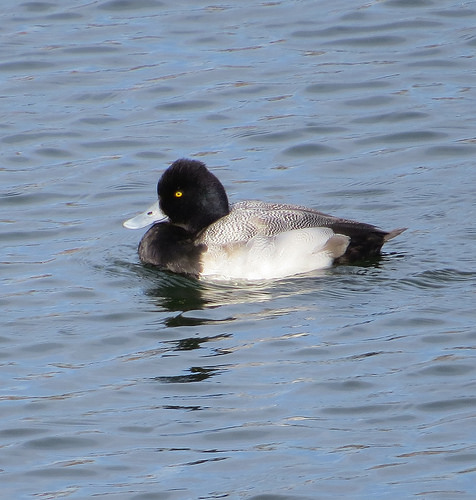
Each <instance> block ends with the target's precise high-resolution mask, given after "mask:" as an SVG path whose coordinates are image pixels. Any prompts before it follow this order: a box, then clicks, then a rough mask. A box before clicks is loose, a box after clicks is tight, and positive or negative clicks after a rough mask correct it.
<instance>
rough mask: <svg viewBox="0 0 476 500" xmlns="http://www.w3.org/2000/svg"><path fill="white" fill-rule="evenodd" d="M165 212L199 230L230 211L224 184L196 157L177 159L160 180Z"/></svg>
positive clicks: (185, 226)
mask: <svg viewBox="0 0 476 500" xmlns="http://www.w3.org/2000/svg"><path fill="white" fill-rule="evenodd" d="M157 194H158V196H159V204H160V208H161V210H162V212H164V214H165V215H167V217H168V218H169V219H170V222H172V223H173V224H176V225H178V226H181V227H183V228H184V229H185V230H186V231H188V232H190V233H192V234H196V233H198V232H199V231H200V230H201V229H203V228H205V227H207V226H209V225H210V224H212V223H213V222H215V221H216V220H218V219H220V218H221V217H224V216H225V215H227V214H228V213H229V212H230V208H229V206H228V198H227V196H226V192H225V188H224V187H223V185H222V184H221V182H220V181H219V180H218V179H217V178H216V177H215V176H214V175H213V174H212V173H211V172H209V171H208V169H207V167H206V166H205V164H204V163H202V162H200V161H196V160H188V159H181V160H177V161H175V162H174V163H172V165H171V166H170V167H169V168H168V169H167V170H166V171H165V172H164V173H163V175H162V177H161V178H160V180H159V183H158V184H157Z"/></svg>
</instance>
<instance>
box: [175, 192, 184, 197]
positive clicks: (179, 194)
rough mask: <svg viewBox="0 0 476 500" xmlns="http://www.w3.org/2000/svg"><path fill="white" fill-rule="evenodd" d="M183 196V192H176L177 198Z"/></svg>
mask: <svg viewBox="0 0 476 500" xmlns="http://www.w3.org/2000/svg"><path fill="white" fill-rule="evenodd" d="M182 195H183V193H182V191H175V195H174V196H175V198H181V197H182Z"/></svg>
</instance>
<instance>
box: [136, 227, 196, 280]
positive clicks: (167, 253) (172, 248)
mask: <svg viewBox="0 0 476 500" xmlns="http://www.w3.org/2000/svg"><path fill="white" fill-rule="evenodd" d="M205 250H206V246H205V245H203V244H198V245H197V244H195V243H194V242H193V241H192V239H191V238H190V235H189V233H187V231H185V229H183V228H181V227H179V226H175V225H174V224H170V223H169V222H160V223H158V224H154V225H153V226H152V227H151V228H150V229H149V230H148V231H147V232H146V233H145V235H144V237H143V238H142V240H141V242H140V243H139V250H138V252H139V258H140V260H141V261H142V262H143V263H144V264H151V265H153V266H158V267H160V268H161V269H166V270H168V271H172V272H174V273H180V274H188V275H191V276H198V275H199V274H200V272H201V271H202V269H201V262H200V257H201V255H202V253H203V252H204V251H205Z"/></svg>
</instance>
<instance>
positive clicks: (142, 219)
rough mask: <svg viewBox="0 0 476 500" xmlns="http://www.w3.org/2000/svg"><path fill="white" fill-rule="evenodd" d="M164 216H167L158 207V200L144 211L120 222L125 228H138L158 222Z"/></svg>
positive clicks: (164, 217)
mask: <svg viewBox="0 0 476 500" xmlns="http://www.w3.org/2000/svg"><path fill="white" fill-rule="evenodd" d="M166 218H167V216H166V215H165V214H164V213H163V212H162V210H160V208H159V202H158V201H156V202H155V203H154V204H153V205H151V206H150V207H149V208H148V209H147V210H146V211H145V212H142V213H141V214H139V215H136V216H135V217H132V218H131V219H127V220H126V221H124V222H123V223H122V225H123V226H124V227H125V228H127V229H140V228H141V227H145V226H149V225H150V224H153V223H154V222H159V221H161V220H164V219H166Z"/></svg>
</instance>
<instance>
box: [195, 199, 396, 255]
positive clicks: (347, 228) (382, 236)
mask: <svg viewBox="0 0 476 500" xmlns="http://www.w3.org/2000/svg"><path fill="white" fill-rule="evenodd" d="M313 227H329V228H331V229H332V230H333V231H334V232H335V233H336V234H343V235H345V236H348V237H349V238H350V244H349V246H348V248H347V251H346V252H345V254H344V255H343V256H342V257H341V258H340V262H349V261H355V260H360V259H364V258H368V257H372V256H375V255H378V254H379V253H380V249H381V247H382V245H383V244H384V243H385V242H386V241H388V240H389V239H391V238H394V237H395V236H397V235H398V234H400V233H401V232H403V231H404V230H405V229H395V230H393V231H390V232H386V231H383V230H382V229H379V228H377V227H376V226H373V225H371V224H366V223H363V222H357V221H354V220H351V219H342V218H340V217H334V216H332V215H328V214H325V213H323V212H319V211H318V210H314V209H311V208H307V207H303V206H300V205H288V204H279V203H267V202H262V201H242V202H238V203H236V204H234V205H233V206H232V207H231V211H230V213H229V214H228V215H226V216H225V217H222V218H221V219H219V220H217V221H216V222H214V223H213V224H211V225H210V226H209V227H208V228H206V229H205V230H204V231H203V233H202V234H201V235H200V236H199V243H204V244H206V245H208V246H210V245H227V244H233V243H237V242H243V241H248V240H250V239H251V238H254V237H255V236H275V235H277V234H279V233H282V232H285V231H292V230H295V229H306V228H313Z"/></svg>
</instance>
